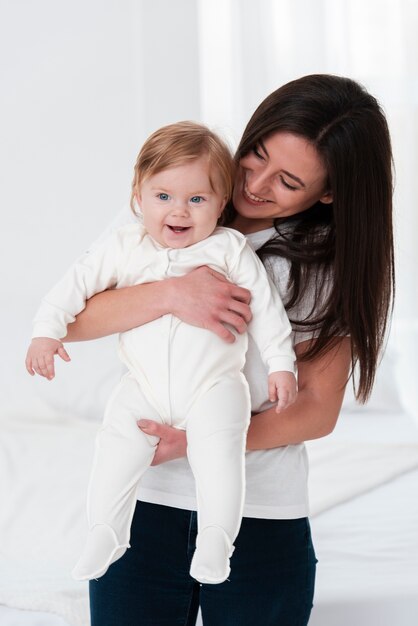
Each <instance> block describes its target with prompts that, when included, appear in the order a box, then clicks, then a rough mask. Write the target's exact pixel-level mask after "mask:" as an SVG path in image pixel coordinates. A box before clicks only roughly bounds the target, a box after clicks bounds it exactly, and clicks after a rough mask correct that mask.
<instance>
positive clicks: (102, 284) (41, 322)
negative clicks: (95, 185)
mask: <svg viewBox="0 0 418 626" xmlns="http://www.w3.org/2000/svg"><path fill="white" fill-rule="evenodd" d="M122 254H123V237H122V236H121V235H120V233H119V232H117V233H115V234H114V235H112V237H110V238H109V239H108V240H107V241H105V242H103V244H102V245H100V246H98V247H97V248H96V249H95V250H94V251H93V252H91V253H87V254H85V255H83V256H82V257H81V258H80V259H79V260H78V261H77V262H76V263H75V264H74V265H73V266H72V267H71V268H70V269H69V270H68V272H67V273H66V274H65V275H64V277H63V278H62V279H61V280H60V281H59V282H58V283H57V284H56V285H55V286H54V287H53V288H52V289H51V290H50V291H49V293H48V294H47V295H46V297H45V298H44V299H43V300H42V303H41V306H40V308H39V309H38V312H37V314H36V316H35V320H34V325H33V334H32V343H31V345H30V347H29V350H28V353H27V357H26V369H27V371H28V372H29V374H31V375H32V376H33V375H34V373H35V372H36V373H37V374H39V375H40V376H44V377H45V378H48V379H49V380H51V379H52V378H53V377H54V375H55V371H54V356H55V354H58V355H59V356H60V357H61V358H62V359H63V360H65V361H69V360H70V357H69V356H68V354H67V352H66V351H65V349H64V347H63V345H62V342H61V338H62V337H65V334H66V330H67V325H68V324H69V323H71V322H73V321H74V319H75V316H76V315H77V314H78V313H79V312H80V311H82V310H83V308H84V307H85V303H86V300H87V299H88V298H90V297H91V296H93V295H94V294H95V293H98V292H100V291H103V290H104V289H108V288H109V287H113V286H115V285H116V284H117V280H118V266H119V265H120V264H121V259H122Z"/></svg>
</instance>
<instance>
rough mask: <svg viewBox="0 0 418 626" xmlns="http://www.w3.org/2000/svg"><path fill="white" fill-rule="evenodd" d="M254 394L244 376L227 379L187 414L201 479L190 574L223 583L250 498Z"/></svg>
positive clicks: (196, 474)
mask: <svg viewBox="0 0 418 626" xmlns="http://www.w3.org/2000/svg"><path fill="white" fill-rule="evenodd" d="M249 420H250V397H249V392H248V387H247V384H246V382H245V381H244V380H243V378H234V379H228V380H225V381H222V382H220V383H218V384H216V385H215V386H214V387H212V388H211V389H210V390H209V391H208V392H207V393H206V394H204V396H203V397H201V398H199V400H198V402H196V404H195V405H194V406H193V408H192V410H191V411H190V413H189V415H188V418H187V441H188V451H187V454H188V458H189V461H190V465H191V468H192V470H193V474H194V477H195V480H196V491H197V504H198V529H199V534H198V537H197V542H196V546H197V547H196V551H195V554H194V556H193V560H192V564H191V569H190V574H191V576H192V577H193V578H196V579H197V580H199V581H200V582H204V583H220V582H223V581H224V580H226V578H227V577H228V575H229V572H230V568H229V557H230V556H231V554H232V551H233V546H232V544H233V542H234V540H235V538H236V536H237V534H238V531H239V527H240V524H241V517H242V510H243V506H244V497H245V444H246V433H247V428H248V424H249Z"/></svg>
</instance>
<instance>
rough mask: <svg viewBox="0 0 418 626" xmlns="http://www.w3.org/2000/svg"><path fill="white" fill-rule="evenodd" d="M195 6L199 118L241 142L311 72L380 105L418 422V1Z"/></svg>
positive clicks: (398, 323) (213, 2)
mask: <svg viewBox="0 0 418 626" xmlns="http://www.w3.org/2000/svg"><path fill="white" fill-rule="evenodd" d="M198 6H199V14H198V16H199V33H200V34H199V42H200V85H201V111H202V117H203V119H204V120H205V121H206V122H208V123H209V124H212V125H215V126H217V127H219V128H220V129H222V130H223V131H224V132H225V133H226V134H227V135H228V136H229V137H231V138H232V139H233V140H234V141H235V142H236V141H238V139H239V136H240V134H241V132H242V130H243V128H244V126H245V123H246V122H247V121H248V119H249V117H250V115H251V113H252V112H253V110H254V109H255V107H256V106H257V105H258V104H259V102H261V100H262V99H263V98H264V97H265V96H266V95H267V94H268V93H270V92H271V91H273V90H274V89H276V88H277V87H278V86H280V85H281V84H283V83H285V82H287V81H289V80H292V79H294V78H297V77H299V76H303V75H305V74H311V73H331V74H339V75H345V76H349V77H351V78H354V79H355V80H358V81H359V82H361V83H362V84H363V85H364V86H365V87H366V88H367V89H368V90H369V91H370V92H371V93H373V94H374V95H375V96H376V97H377V98H378V100H379V101H380V103H381V105H382V106H383V108H384V110H385V112H386V114H387V117H388V121H389V125H390V129H391V135H392V140H393V150H394V161H395V168H396V187H395V212H396V220H395V230H396V259H397V261H396V263H397V295H396V308H395V317H394V324H393V328H392V335H391V341H390V345H391V349H392V350H393V351H394V352H395V355H396V362H397V367H396V371H395V372H394V376H395V378H396V380H392V384H393V385H396V384H397V385H398V386H399V389H400V393H401V394H402V397H403V400H404V403H405V405H406V407H407V408H408V409H409V410H411V411H413V412H414V413H415V415H416V416H417V419H418V386H417V385H416V383H415V379H416V375H417V372H418V356H417V355H418V278H417V270H418V210H417V202H418V200H417V196H418V188H417V181H418V175H417V173H418V148H417V145H418V37H417V33H418V2H416V1H415V0H258V1H257V2H254V1H253V0H199V2H198Z"/></svg>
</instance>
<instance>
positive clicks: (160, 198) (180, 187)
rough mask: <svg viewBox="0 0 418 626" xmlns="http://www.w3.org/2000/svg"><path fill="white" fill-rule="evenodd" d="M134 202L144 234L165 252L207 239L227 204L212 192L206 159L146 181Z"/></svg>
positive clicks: (167, 171)
mask: <svg viewBox="0 0 418 626" xmlns="http://www.w3.org/2000/svg"><path fill="white" fill-rule="evenodd" d="M137 200H138V203H139V206H140V207H141V210H142V214H143V217H144V226H145V228H146V230H147V231H148V233H149V234H150V235H151V237H152V238H153V239H155V240H156V241H157V242H158V243H159V244H160V245H162V246H164V247H166V248H186V247H187V246H191V245H192V244H194V243H197V242H198V241H201V240H202V239H206V237H209V235H211V234H212V232H213V231H214V229H215V228H216V224H217V221H218V218H219V216H220V215H221V213H222V211H223V209H224V206H225V203H226V197H224V196H222V194H221V193H219V192H216V191H214V190H213V189H212V186H211V183H210V179H209V167H208V162H207V159H206V158H205V157H200V158H198V159H195V160H194V161H191V162H190V163H185V164H184V165H178V166H176V167H172V168H169V169H166V170H163V171H162V172H159V173H158V174H154V175H153V176H150V177H149V178H146V179H145V180H144V181H143V182H142V184H141V187H140V189H139V192H138V194H137Z"/></svg>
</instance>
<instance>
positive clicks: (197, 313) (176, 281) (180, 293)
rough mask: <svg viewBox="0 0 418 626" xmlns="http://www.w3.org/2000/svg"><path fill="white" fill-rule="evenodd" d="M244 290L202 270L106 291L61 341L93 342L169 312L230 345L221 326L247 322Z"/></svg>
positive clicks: (93, 300)
mask: <svg viewBox="0 0 418 626" xmlns="http://www.w3.org/2000/svg"><path fill="white" fill-rule="evenodd" d="M250 299H251V294H250V292H249V291H248V290H247V289H243V288H242V287H237V286H236V285H234V284H233V283H230V282H229V281H228V280H227V279H226V278H225V277H224V276H222V274H219V273H218V272H215V271H214V270H212V269H210V268H209V267H206V266H202V267H199V268H197V269H196V270H193V271H192V272H190V273H189V274H186V275H185V276H182V277H179V278H168V279H166V280H163V281H159V282H155V283H144V284H141V285H135V286H133V287H125V288H122V289H112V290H109V291H104V292H103V293H99V294H97V295H95V296H93V297H92V298H91V299H90V300H88V302H87V305H86V308H85V309H84V310H83V311H82V312H81V313H80V314H79V315H78V316H77V318H76V321H75V322H73V323H72V324H69V326H68V328H67V335H66V337H64V338H63V340H64V341H65V342H70V341H84V340H87V339H98V338H99V337H104V336H106V335H112V334H113V333H117V332H123V331H126V330H130V329H131V328H135V327H136V326H141V325H142V324H146V323H147V322H151V321H152V320H155V319H157V318H158V317H161V316H162V315H165V314H167V313H172V314H173V315H176V316H177V317H179V318H180V319H181V320H182V321H183V322H186V323H188V324H191V325H193V326H199V327H201V328H206V329H207V330H210V331H212V332H214V333H215V334H216V335H218V336H219V337H220V338H221V339H223V340H224V341H227V342H230V343H232V342H233V341H235V337H234V335H233V333H232V332H231V331H230V330H228V329H227V328H226V327H225V326H224V324H230V325H231V326H232V327H233V328H235V329H236V330H237V331H238V332H239V333H243V332H245V331H246V329H247V324H248V322H249V321H250V320H251V311H250V308H249V303H250Z"/></svg>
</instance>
